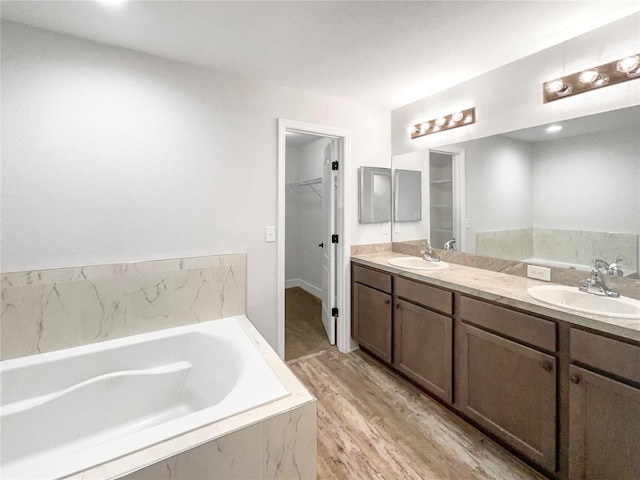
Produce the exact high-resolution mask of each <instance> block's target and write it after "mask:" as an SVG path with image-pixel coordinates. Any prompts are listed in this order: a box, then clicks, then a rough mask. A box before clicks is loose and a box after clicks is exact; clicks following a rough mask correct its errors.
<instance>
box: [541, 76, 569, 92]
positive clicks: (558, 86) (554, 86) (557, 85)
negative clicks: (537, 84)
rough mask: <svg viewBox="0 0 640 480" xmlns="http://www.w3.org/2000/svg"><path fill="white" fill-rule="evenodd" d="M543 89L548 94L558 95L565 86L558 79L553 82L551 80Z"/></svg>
mask: <svg viewBox="0 0 640 480" xmlns="http://www.w3.org/2000/svg"><path fill="white" fill-rule="evenodd" d="M544 88H545V89H546V90H547V92H549V93H558V92H559V91H561V90H562V89H563V88H565V84H564V82H563V81H562V80H560V79H559V78H556V79H555V80H551V81H550V82H547V85H546V86H545V87H544Z"/></svg>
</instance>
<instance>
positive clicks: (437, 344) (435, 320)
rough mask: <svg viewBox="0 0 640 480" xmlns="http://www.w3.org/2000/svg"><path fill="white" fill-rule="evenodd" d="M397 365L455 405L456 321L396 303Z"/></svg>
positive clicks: (395, 361)
mask: <svg viewBox="0 0 640 480" xmlns="http://www.w3.org/2000/svg"><path fill="white" fill-rule="evenodd" d="M393 321H394V327H393V328H394V341H393V344H394V348H393V365H394V366H395V367H396V368H397V369H398V370H400V371H401V372H402V373H404V374H405V375H407V376H408V377H410V378H412V379H413V380H414V381H416V382H417V383H418V384H419V385H420V386H422V387H424V388H425V389H426V390H428V391H430V392H431V393H433V394H434V395H437V396H438V397H440V398H442V399H443V400H445V401H447V402H449V403H451V400H452V397H451V385H452V376H451V366H452V363H453V358H452V356H451V355H452V343H453V339H452V320H451V319H450V318H449V317H445V316H444V315H439V314H437V313H435V312H432V311H431V310H427V309H426V308H422V307H419V306H417V305H413V304H412V303H409V302H405V301H403V300H396V301H395V312H394V317H393Z"/></svg>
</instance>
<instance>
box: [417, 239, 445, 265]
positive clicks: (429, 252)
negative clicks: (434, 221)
mask: <svg viewBox="0 0 640 480" xmlns="http://www.w3.org/2000/svg"><path fill="white" fill-rule="evenodd" d="M420 255H422V259H423V260H426V261H427V262H439V261H440V257H439V256H438V254H437V253H435V252H434V251H433V247H431V244H430V243H429V240H426V241H425V242H422V247H421V248H420Z"/></svg>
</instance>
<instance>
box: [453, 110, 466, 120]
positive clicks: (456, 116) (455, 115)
mask: <svg viewBox="0 0 640 480" xmlns="http://www.w3.org/2000/svg"><path fill="white" fill-rule="evenodd" d="M463 116H464V115H462V112H456V113H453V114H451V120H453V121H454V122H459V121H460V120H462V117H463Z"/></svg>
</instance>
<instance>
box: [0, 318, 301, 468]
mask: <svg viewBox="0 0 640 480" xmlns="http://www.w3.org/2000/svg"><path fill="white" fill-rule="evenodd" d="M252 336H253V337H255V336H259V334H258V333H257V331H256V330H255V329H254V328H253V326H251V324H250V322H249V321H248V320H247V318H246V317H244V316H237V317H230V318H225V319H221V320H214V321H210V322H204V323H200V324H195V325H189V326H185V327H178V328H171V329H166V330H160V331H157V332H152V333H148V334H142V335H136V336H131V337H125V338H121V339H117V340H110V341H105V342H100V343H96V344H91V345H85V346H82V347H76V348H70V349H67V350H60V351H56V352H51V353H44V354H40V355H33V356H28V357H22V358H17V359H13V360H7V361H4V362H1V363H0V375H1V377H0V378H1V393H2V398H1V400H2V406H1V410H0V415H1V416H0V422H1V423H0V428H1V446H0V453H1V457H0V459H1V462H2V463H1V466H0V477H1V478H6V479H21V478H29V479H35V478H63V477H66V476H70V475H73V474H78V473H79V472H86V471H87V470H90V469H91V468H94V467H96V466H100V465H104V464H107V463H109V462H112V461H114V459H119V458H120V459H121V458H122V457H126V456H127V455H130V454H132V453H133V452H140V451H141V450H144V449H145V448H149V447H150V446H153V445H157V444H159V443H161V442H165V441H167V440H168V439H172V438H175V437H177V436H180V435H184V434H185V433H186V432H190V431H193V430H196V429H199V428H201V427H203V426H207V425H211V424H214V423H215V422H219V421H221V420H223V419H226V418H228V417H230V416H233V415H237V414H239V413H240V412H246V411H248V410H250V409H254V408H256V407H258V406H260V405H264V404H267V403H270V402H274V401H276V400H278V399H282V398H284V397H286V396H287V395H289V394H290V392H289V391H288V389H287V387H285V385H284V384H283V382H282V381H281V380H280V378H279V376H278V374H277V373H276V371H274V369H273V368H272V366H270V363H269V361H267V358H266V356H265V352H264V351H261V348H260V343H259V342H256V339H255V338H252ZM260 341H261V342H262V344H265V343H266V342H264V339H261V340H260ZM269 350H270V349H269ZM270 352H271V355H273V351H270ZM267 353H268V352H267ZM245 416H246V415H245ZM185 447H186V446H185ZM180 448H182V447H180ZM175 453H179V452H175ZM164 455H165V456H166V452H165V453H164ZM156 460H157V459H156ZM154 461H155V460H154ZM149 463H151V460H150V461H149ZM138 467H139V466H131V465H129V466H127V467H126V468H124V469H123V472H124V473H126V471H127V470H128V471H134V470H135V469H136V468H138Z"/></svg>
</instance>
